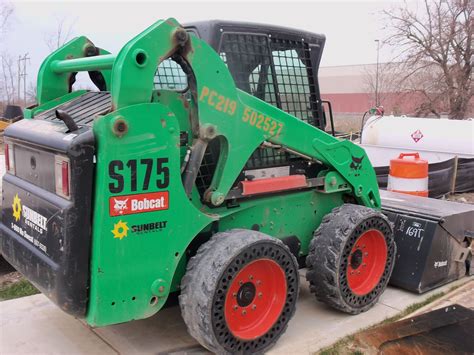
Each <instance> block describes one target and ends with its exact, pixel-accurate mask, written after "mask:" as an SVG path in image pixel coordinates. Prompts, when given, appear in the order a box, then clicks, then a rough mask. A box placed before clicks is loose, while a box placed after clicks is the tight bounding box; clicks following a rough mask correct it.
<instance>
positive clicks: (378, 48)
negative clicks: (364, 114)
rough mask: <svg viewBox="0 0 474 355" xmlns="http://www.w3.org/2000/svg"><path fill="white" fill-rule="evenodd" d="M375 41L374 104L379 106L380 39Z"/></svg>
mask: <svg viewBox="0 0 474 355" xmlns="http://www.w3.org/2000/svg"><path fill="white" fill-rule="evenodd" d="M375 42H377V67H376V69H375V106H379V105H380V102H379V53H380V40H378V39H376V40H375Z"/></svg>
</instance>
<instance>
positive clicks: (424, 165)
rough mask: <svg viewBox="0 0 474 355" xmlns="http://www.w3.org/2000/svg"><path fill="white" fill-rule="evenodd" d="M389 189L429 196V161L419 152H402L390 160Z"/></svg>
mask: <svg viewBox="0 0 474 355" xmlns="http://www.w3.org/2000/svg"><path fill="white" fill-rule="evenodd" d="M406 158H410V159H406ZM387 190H389V191H394V192H401V193H404V194H410V195H416V196H424V197H428V162H427V161H426V160H423V159H421V158H420V154H418V153H401V154H400V155H399V156H398V158H397V159H392V160H390V172H389V175H388V184H387Z"/></svg>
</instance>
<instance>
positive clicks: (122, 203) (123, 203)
mask: <svg viewBox="0 0 474 355" xmlns="http://www.w3.org/2000/svg"><path fill="white" fill-rule="evenodd" d="M127 201H128V198H127V199H125V200H118V199H116V198H114V202H115V204H114V210H115V211H116V212H118V213H119V214H122V213H123V211H125V210H126V209H127Z"/></svg>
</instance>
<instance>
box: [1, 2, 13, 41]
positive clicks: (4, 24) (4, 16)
mask: <svg viewBox="0 0 474 355" xmlns="http://www.w3.org/2000/svg"><path fill="white" fill-rule="evenodd" d="M13 11H14V8H13V5H12V4H10V3H8V2H2V3H0V35H3V34H4V33H5V31H6V30H7V28H8V23H9V20H10V18H11V16H12V15H13Z"/></svg>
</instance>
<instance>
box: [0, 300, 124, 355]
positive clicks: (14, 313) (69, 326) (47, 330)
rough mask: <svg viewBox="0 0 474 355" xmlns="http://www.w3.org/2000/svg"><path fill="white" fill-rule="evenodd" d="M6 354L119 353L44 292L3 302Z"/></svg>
mask: <svg viewBox="0 0 474 355" xmlns="http://www.w3.org/2000/svg"><path fill="white" fill-rule="evenodd" d="M0 353H2V354H61V353H62V354H64V353H68V354H104V355H107V354H116V351H114V350H113V349H112V348H111V347H110V346H109V345H108V344H106V343H105V342H104V341H103V340H102V339H100V338H99V337H98V336H97V335H95V333H93V332H91V331H90V329H89V328H88V327H86V326H84V325H83V324H82V323H81V322H78V321H77V320H76V319H74V318H73V317H70V316H68V315H67V314H65V313H64V312H62V311H61V310H60V309H59V308H58V307H56V306H55V305H54V304H53V303H51V301H49V300H48V299H47V298H46V297H45V296H43V295H35V296H30V297H24V298H19V299H16V300H11V301H4V302H0Z"/></svg>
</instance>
